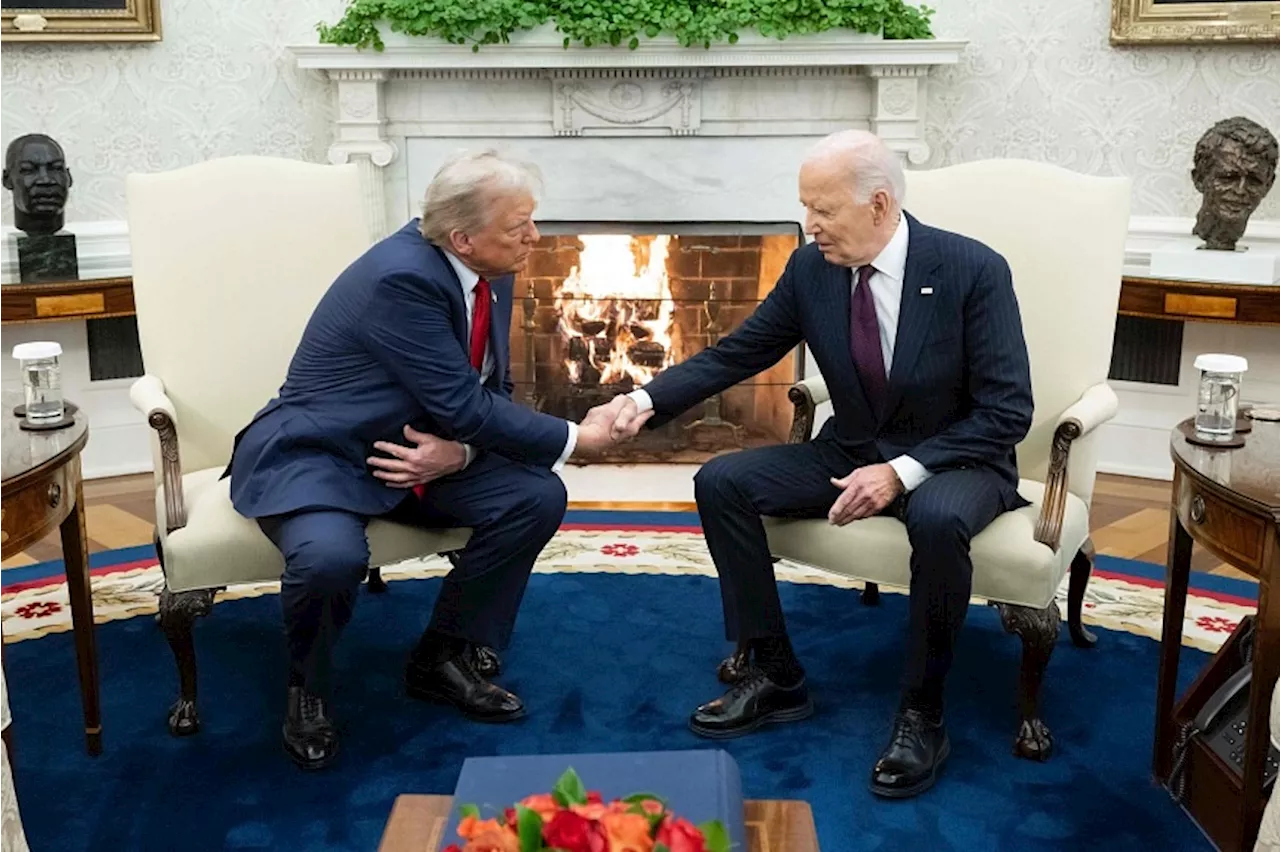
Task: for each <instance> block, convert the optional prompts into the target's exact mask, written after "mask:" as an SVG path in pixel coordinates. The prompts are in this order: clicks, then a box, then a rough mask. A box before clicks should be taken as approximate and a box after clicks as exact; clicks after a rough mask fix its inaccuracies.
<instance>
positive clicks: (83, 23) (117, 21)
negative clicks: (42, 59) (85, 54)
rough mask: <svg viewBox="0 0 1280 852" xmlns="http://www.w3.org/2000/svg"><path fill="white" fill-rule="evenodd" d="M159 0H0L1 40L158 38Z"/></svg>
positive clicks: (141, 39) (121, 39)
mask: <svg viewBox="0 0 1280 852" xmlns="http://www.w3.org/2000/svg"><path fill="white" fill-rule="evenodd" d="M159 40H160V0H0V41H5V42H18V41H27V42H30V41H81V42H93V41H159Z"/></svg>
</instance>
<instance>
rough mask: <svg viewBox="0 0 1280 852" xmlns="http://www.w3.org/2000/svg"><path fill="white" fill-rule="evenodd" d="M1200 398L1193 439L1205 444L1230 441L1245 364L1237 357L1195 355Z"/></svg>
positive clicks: (1233, 433) (1246, 367) (1233, 430)
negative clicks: (1198, 374) (1206, 441)
mask: <svg viewBox="0 0 1280 852" xmlns="http://www.w3.org/2000/svg"><path fill="white" fill-rule="evenodd" d="M1195 367H1196V369H1197V370H1199V371H1200V398H1199V402H1198V407H1197V410H1196V436H1197V437H1199V438H1201V439H1203V440H1209V441H1224V442H1225V441H1230V440H1231V439H1232V438H1233V437H1235V434H1236V416H1237V413H1238V412H1239V408H1240V383H1241V380H1242V379H1243V378H1244V373H1245V371H1246V370H1248V369H1249V362H1248V361H1247V360H1246V359H1244V358H1241V357H1240V356H1239V355H1219V354H1209V355H1200V356H1197V358H1196V360H1195Z"/></svg>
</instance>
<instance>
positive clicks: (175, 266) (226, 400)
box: [126, 157, 370, 472]
mask: <svg viewBox="0 0 1280 852" xmlns="http://www.w3.org/2000/svg"><path fill="white" fill-rule="evenodd" d="M126 195H127V199H128V206H129V240H130V243H131V246H132V253H133V290H134V300H135V302H136V307H137V316H138V336H139V338H140V340H141V344H142V359H143V365H144V368H145V370H146V371H147V373H149V374H151V375H155V376H158V377H159V378H160V379H161V380H162V381H163V382H164V386H165V390H166V391H167V393H168V395H169V398H170V399H172V400H173V402H174V406H175V408H176V412H177V425H178V432H179V435H180V437H181V448H182V468H183V471H184V472H188V471H192V470H200V469H203V468H208V467H213V466H217V465H222V464H225V463H226V462H227V460H228V459H229V458H230V456H231V446H232V439H233V438H234V437H235V434H236V432H237V431H239V430H240V429H241V428H242V427H243V426H245V425H246V424H247V423H248V422H249V420H250V418H251V417H252V416H253V415H254V413H255V412H256V411H257V410H258V409H259V408H261V407H262V406H263V405H264V404H266V402H267V400H269V399H270V398H271V397H272V396H273V395H274V394H275V393H276V391H277V390H278V389H279V387H280V385H281V383H282V382H283V381H284V376H285V373H286V371H287V369H288V366H289V360H290V358H291V357H292V355H293V351H294V349H295V347H296V346H297V343H298V340H299V338H300V337H301V335H302V330H303V327H304V326H305V324H306V322H307V319H308V317H310V315H311V312H312V310H313V309H314V308H315V306H316V303H317V302H318V301H319V300H320V297H321V296H322V295H323V294H324V292H325V290H326V289H327V288H328V287H329V285H330V284H331V283H333V280H334V278H335V277H337V275H338V274H339V273H340V272H342V270H343V269H344V268H346V266H347V265H348V264H350V263H351V262H352V261H353V260H355V259H356V257H358V256H359V255H360V253H361V252H363V251H364V250H365V249H367V248H368V247H369V244H370V236H369V231H368V227H367V225H366V223H365V218H364V213H363V208H362V203H363V201H362V193H361V189H360V183H359V177H358V174H357V168H356V166H355V165H343V166H330V165H319V164H314V163H303V162H297V161H293V160H285V159H277V158H270V157H228V158H225V159H218V160H211V161H209V162H205V163H200V164H197V165H193V166H188V167H186V168H181V169H176V170H174V171H170V172H163V173H160V174H135V175H130V176H129V178H128V181H127V184H126Z"/></svg>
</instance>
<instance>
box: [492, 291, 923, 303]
mask: <svg viewBox="0 0 1280 852" xmlns="http://www.w3.org/2000/svg"><path fill="white" fill-rule="evenodd" d="M929 292H933V291H932V290H930V291H929ZM489 298H491V299H493V303H494V304H495V305H496V304H498V294H497V293H490V294H489Z"/></svg>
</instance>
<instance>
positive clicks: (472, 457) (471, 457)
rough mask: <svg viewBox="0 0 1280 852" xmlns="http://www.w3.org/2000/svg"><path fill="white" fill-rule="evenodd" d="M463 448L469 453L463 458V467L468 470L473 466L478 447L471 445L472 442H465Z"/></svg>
mask: <svg viewBox="0 0 1280 852" xmlns="http://www.w3.org/2000/svg"><path fill="white" fill-rule="evenodd" d="M462 450H463V452H465V453H466V454H467V456H466V458H464V459H463V460H462V469H463V470H466V469H467V468H469V467H471V462H473V461H475V458H476V448H475V447H473V446H471V445H470V444H463V445H462Z"/></svg>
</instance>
